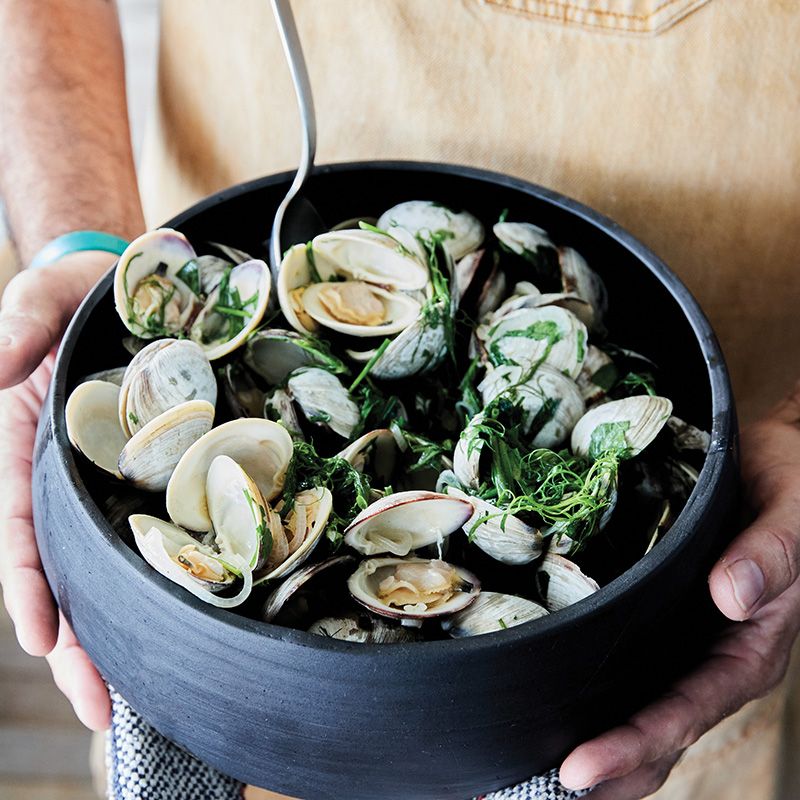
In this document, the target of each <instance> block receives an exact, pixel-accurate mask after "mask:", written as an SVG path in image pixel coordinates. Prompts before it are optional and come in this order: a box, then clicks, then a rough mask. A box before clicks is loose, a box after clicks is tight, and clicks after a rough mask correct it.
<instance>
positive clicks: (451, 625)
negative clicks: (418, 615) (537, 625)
mask: <svg viewBox="0 0 800 800" xmlns="http://www.w3.org/2000/svg"><path fill="white" fill-rule="evenodd" d="M548 613H549V612H548V611H547V609H546V608H544V607H543V606H540V605H539V604H538V603H534V602H533V601H532V600H526V599H525V598H524V597H517V596H516V595H512V594H500V593H499V592H481V593H480V594H479V595H478V597H477V598H475V601H474V602H473V603H472V604H471V605H469V606H468V607H467V608H465V609H464V610H463V611H459V612H458V613H457V614H453V616H452V617H449V618H448V619H445V620H442V629H443V630H445V631H447V633H449V634H450V636H452V637H453V638H454V639H460V638H463V637H465V636H480V635H481V634H484V633H495V632H497V631H502V630H506V629H507V628H513V627H514V626H516V625H523V624H524V623H526V622H531V621H533V620H535V619H540V618H541V617H546V616H547V615H548Z"/></svg>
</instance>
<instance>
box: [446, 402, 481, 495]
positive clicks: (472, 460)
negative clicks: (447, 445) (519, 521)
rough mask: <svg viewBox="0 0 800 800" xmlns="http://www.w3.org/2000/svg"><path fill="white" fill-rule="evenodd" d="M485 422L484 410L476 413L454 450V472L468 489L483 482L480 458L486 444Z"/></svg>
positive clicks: (476, 486) (474, 487)
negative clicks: (483, 434)
mask: <svg viewBox="0 0 800 800" xmlns="http://www.w3.org/2000/svg"><path fill="white" fill-rule="evenodd" d="M485 422H486V418H485V415H484V414H483V412H479V413H477V414H475V415H474V416H473V417H472V418H471V419H470V420H469V422H468V423H467V426H466V427H465V428H464V430H463V431H462V432H461V435H460V436H459V437H458V441H457V442H456V446H455V450H454V451H453V472H454V473H455V476H456V478H458V481H459V483H460V484H461V485H462V486H464V487H466V488H468V489H477V488H478V486H479V485H480V482H481V475H480V460H481V454H482V452H483V447H484V444H485V440H484V439H483V437H482V435H481V428H482V426H483V425H484V424H485Z"/></svg>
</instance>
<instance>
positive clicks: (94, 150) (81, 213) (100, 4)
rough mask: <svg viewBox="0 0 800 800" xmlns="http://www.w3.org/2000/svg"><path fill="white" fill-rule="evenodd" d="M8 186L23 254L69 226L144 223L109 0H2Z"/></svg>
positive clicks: (1, 91)
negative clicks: (33, 0)
mask: <svg viewBox="0 0 800 800" xmlns="http://www.w3.org/2000/svg"><path fill="white" fill-rule="evenodd" d="M0 31H2V47H0V194H2V196H3V199H4V200H5V203H6V207H7V211H8V218H9V222H10V225H11V231H12V235H13V237H14V240H15V242H16V244H17V247H18V249H19V252H20V255H21V258H22V260H23V263H27V262H28V261H29V260H30V258H31V257H32V256H33V255H34V254H35V253H36V251H37V250H38V249H39V248H40V247H42V246H43V245H44V244H45V243H46V242H47V241H49V240H50V239H52V238H53V237H55V236H58V235H59V234H62V233H66V232H67V231H70V230H80V229H95V230H105V231H108V232H110V233H115V234H117V235H119V236H122V237H125V238H132V237H134V236H135V235H136V234H138V233H140V232H141V230H142V229H143V228H144V221H143V218H142V211H141V205H140V202H139V194H138V189H137V185H136V174H135V169H134V164H133V156H132V152H131V144H130V132H129V127H128V112H127V107H126V101H125V80H124V64H123V53H122V41H121V38H120V32H119V24H118V20H117V14H116V8H115V6H114V4H113V2H110V0H36V2H31V0H0Z"/></svg>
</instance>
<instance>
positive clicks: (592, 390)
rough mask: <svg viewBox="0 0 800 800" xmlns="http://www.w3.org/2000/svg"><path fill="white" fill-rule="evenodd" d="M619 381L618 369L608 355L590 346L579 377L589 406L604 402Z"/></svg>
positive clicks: (578, 380)
mask: <svg viewBox="0 0 800 800" xmlns="http://www.w3.org/2000/svg"><path fill="white" fill-rule="evenodd" d="M616 380H617V368H616V367H615V366H614V360H613V359H612V358H611V356H610V355H608V353H606V352H604V351H603V350H601V349H600V348H599V347H595V346H594V345H593V344H590V345H589V347H588V349H587V350H586V360H585V361H584V362H583V367H582V368H581V372H580V375H578V377H577V383H578V388H579V389H580V390H581V395H582V396H583V399H584V401H585V402H586V405H587V406H592V405H594V404H595V403H598V402H599V401H600V400H602V399H603V398H604V397H605V396H606V394H607V393H608V391H609V390H610V389H611V387H612V386H613V385H614V383H616Z"/></svg>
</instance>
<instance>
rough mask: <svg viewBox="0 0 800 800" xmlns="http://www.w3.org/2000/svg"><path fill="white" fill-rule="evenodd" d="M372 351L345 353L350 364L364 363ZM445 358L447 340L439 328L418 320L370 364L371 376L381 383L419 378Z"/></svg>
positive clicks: (421, 319)
mask: <svg viewBox="0 0 800 800" xmlns="http://www.w3.org/2000/svg"><path fill="white" fill-rule="evenodd" d="M375 352H376V351H375V350H370V351H367V352H357V351H355V350H348V351H347V355H348V357H349V358H351V359H352V360H353V361H356V362H358V363H366V362H367V361H369V360H370V359H371V358H372V357H373V356H374V355H375ZM446 355H447V337H446V335H445V329H444V327H443V326H441V325H432V324H430V323H429V322H428V321H427V320H425V319H423V318H422V317H418V318H417V319H416V320H415V321H414V322H413V323H412V324H411V325H409V327H407V328H406V329H405V330H404V331H403V332H402V333H400V334H398V335H397V336H396V337H395V338H394V339H392V341H391V342H390V343H389V346H388V347H387V348H386V349H385V350H384V351H383V355H381V357H380V358H379V359H378V360H377V361H376V362H375V363H374V364H373V365H372V369H371V370H370V375H372V376H373V377H375V378H379V379H381V380H398V379H399V378H407V377H409V376H410V375H418V374H421V373H424V372H429V371H430V370H432V369H434V368H435V367H437V366H438V365H439V364H440V363H441V362H442V360H443V359H444V357H445V356H446Z"/></svg>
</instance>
